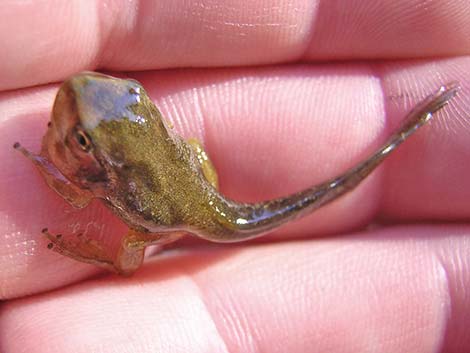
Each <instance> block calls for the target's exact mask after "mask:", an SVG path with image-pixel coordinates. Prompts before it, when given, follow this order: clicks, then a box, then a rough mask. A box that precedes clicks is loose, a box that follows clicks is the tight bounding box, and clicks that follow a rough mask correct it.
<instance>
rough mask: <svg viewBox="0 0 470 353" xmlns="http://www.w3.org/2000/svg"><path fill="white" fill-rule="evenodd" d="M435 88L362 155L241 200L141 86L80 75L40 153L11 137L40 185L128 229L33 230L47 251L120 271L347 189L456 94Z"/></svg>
mask: <svg viewBox="0 0 470 353" xmlns="http://www.w3.org/2000/svg"><path fill="white" fill-rule="evenodd" d="M458 88H459V86H458V84H457V83H451V84H448V85H444V86H442V87H440V88H439V89H438V90H437V91H436V92H435V93H434V94H432V95H430V96H429V97H428V98H426V99H425V100H424V101H422V102H421V103H420V104H418V106H417V107H415V109H413V110H412V111H411V112H410V113H409V115H408V116H407V117H406V119H405V120H404V122H403V123H402V125H401V126H400V127H399V128H398V129H397V131H396V132H395V133H393V134H392V135H391V137H390V138H389V139H388V140H387V141H386V142H385V143H384V144H383V145H382V146H381V147H380V148H379V149H378V150H377V151H375V152H374V153H373V154H372V155H371V156H369V157H368V158H366V159H365V160H364V161H362V162H360V163H358V164H357V165H355V166H353V167H352V168H351V169H349V170H347V171H345V172H344V173H343V174H341V175H338V176H337V177H334V178H332V179H330V180H327V181H325V182H323V183H321V184H319V185H315V186H312V187H309V188H306V189H305V190H302V191H299V192H297V193H294V194H292V195H288V196H285V197H280V198H277V199H273V200H269V201H264V202H259V203H253V204H250V203H241V202H237V201H234V200H231V199H229V198H227V197H225V196H224V195H222V194H221V193H219V191H218V180H217V173H216V171H215V169H214V166H213V164H212V163H211V161H210V159H209V157H208V155H207V153H206V152H205V151H204V149H203V147H202V145H201V144H200V143H199V142H198V141H197V140H195V139H192V140H189V141H185V140H183V139H182V138H181V137H180V136H178V135H177V134H176V133H175V132H174V131H173V130H172V129H171V128H170V127H169V126H168V124H167V123H166V122H165V120H164V119H163V117H162V114H161V113H160V111H159V110H158V109H157V107H156V106H155V104H154V103H153V102H152V100H151V99H150V98H149V96H148V95H147V93H146V92H145V90H144V88H143V87H142V85H141V84H139V83H138V82H137V81H135V80H132V79H120V78H115V77H111V76H107V75H103V74H99V73H93V72H83V73H80V74H77V75H75V76H73V77H71V78H69V79H68V80H66V81H65V82H64V83H63V84H62V85H61V87H60V89H59V91H58V93H57V96H56V98H55V102H54V105H53V109H52V116H51V121H50V122H49V124H48V130H47V132H46V134H45V136H44V138H43V140H42V148H41V152H40V153H39V154H33V153H31V152H29V151H28V150H26V149H25V148H24V147H22V146H21V145H20V144H19V143H15V145H14V148H16V149H17V150H19V151H20V152H21V153H22V154H23V155H24V156H26V157H27V158H28V159H30V160H31V161H32V162H33V163H34V164H35V166H36V167H37V169H38V170H39V172H40V173H41V174H42V176H43V177H44V179H45V181H46V183H47V184H48V185H49V186H50V187H51V188H52V189H53V190H55V191H56V192H57V193H58V194H59V195H61V196H62V197H63V198H64V199H65V200H66V201H67V202H69V203H70V204H72V205H73V206H74V207H76V208H82V207H85V206H86V205H87V204H88V203H89V202H90V201H91V200H92V199H94V198H98V199H101V200H102V201H103V202H104V203H105V204H106V206H108V207H109V208H110V209H111V210H112V211H113V212H114V213H115V214H116V215H117V216H118V217H119V218H121V219H122V220H123V221H124V222H125V223H126V224H127V225H128V227H129V231H128V233H127V234H126V235H125V236H124V237H123V238H122V241H121V243H120V247H119V250H118V251H117V252H116V253H114V254H108V253H107V251H106V250H105V249H103V247H100V246H96V244H92V243H91V242H83V241H81V240H78V239H76V240H73V239H72V240H70V239H66V238H67V237H62V236H59V235H53V234H51V233H50V232H49V231H48V230H47V229H43V231H42V233H43V234H44V235H45V236H46V237H47V238H48V239H49V241H50V243H49V245H48V247H49V248H51V249H53V250H55V251H56V252H58V253H60V254H63V255H66V256H68V257H71V258H73V259H76V260H79V261H83V262H86V263H91V264H96V265H99V266H102V267H105V268H107V269H109V270H111V271H114V272H117V273H119V274H123V275H129V274H132V273H133V272H134V271H135V270H137V269H138V268H139V267H140V266H141V264H142V261H143V258H144V249H145V247H147V246H149V245H155V244H160V245H163V244H167V243H170V242H173V241H175V240H177V239H179V238H181V237H182V236H183V235H185V234H188V233H189V234H193V235H195V236H197V237H200V238H203V239H206V240H209V241H213V242H220V243H232V242H240V241H244V240H247V239H252V238H255V237H258V236H260V235H263V234H266V233H267V232H270V231H272V230H274V229H276V228H278V227H279V226H281V225H283V224H285V223H286V222H289V221H292V220H294V219H297V218H299V217H302V216H304V215H306V214H309V213H311V212H312V211H314V210H316V209H318V208H320V207H322V206H324V205H326V204H328V203H330V202H331V201H333V200H336V199H337V198H338V197H340V196H342V195H344V194H345V193H347V192H349V191H351V190H352V189H354V188H355V187H356V186H357V185H358V184H359V183H360V182H361V181H362V180H364V179H365V178H366V177H367V176H368V175H369V174H370V173H371V172H372V171H373V170H374V169H375V168H376V167H377V166H378V165H379V164H380V163H382V161H383V160H384V159H385V158H386V157H387V156H388V155H390V153H392V151H394V150H395V149H396V148H397V147H398V146H399V145H400V144H401V143H402V142H403V141H405V140H406V139H407V138H408V137H409V136H410V135H411V134H412V133H414V132H415V131H416V130H417V129H419V128H420V127H421V126H422V125H424V124H425V123H426V122H427V121H429V120H430V119H431V118H432V116H433V114H434V113H435V112H436V111H438V110H439V109H440V108H442V107H443V106H445V105H446V104H447V102H448V101H449V100H450V99H451V98H452V97H453V96H455V94H456V93H457V91H458Z"/></svg>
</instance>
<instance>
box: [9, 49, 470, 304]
mask: <svg viewBox="0 0 470 353" xmlns="http://www.w3.org/2000/svg"><path fill="white" fill-rule="evenodd" d="M469 66H470V60H469V59H468V58H461V59H454V60H447V61H438V62H428V63H426V62H423V63H414V62H412V63H407V64H406V63H401V64H395V65H393V64H382V65H378V66H374V67H373V69H372V68H371V67H369V66H367V65H356V66H349V67H347V66H344V67H343V66H339V65H332V66H317V67H314V66H289V67H284V68H265V69H258V70H254V69H253V70H247V69H243V70H228V71H227V70H218V71H214V72H207V71H202V72H200V71H183V72H174V71H169V72H158V73H144V74H140V75H138V76H137V78H139V79H140V80H141V81H142V82H143V83H144V86H145V87H147V88H148V90H149V93H150V94H151V96H152V97H154V98H155V99H156V100H157V103H158V106H159V107H160V108H161V109H162V111H163V112H164V115H165V116H166V117H168V119H170V120H172V122H173V123H174V125H175V130H176V131H177V132H179V133H182V134H183V136H185V137H194V136H195V137H197V138H198V139H199V140H201V141H204V144H205V146H206V149H207V150H208V153H209V155H210V156H211V157H212V159H213V161H214V164H215V166H216V169H217V170H218V171H219V173H220V181H221V187H222V189H221V191H222V193H224V194H225V195H228V196H229V197H231V198H233V199H236V200H239V201H246V202H248V201H260V200H265V199H270V198H274V197H278V196H282V195H287V194H289V193H292V192H296V191H299V190H301V189H302V188H305V187H307V186H310V185H313V184H316V183H320V182H323V181H325V180H327V179H328V178H331V177H334V176H336V175H338V174H340V173H342V172H343V171H345V170H346V169H347V168H349V167H351V166H352V165H354V164H355V163H357V162H359V161H360V160H362V159H363V158H364V157H365V156H366V155H368V154H369V153H370V152H371V151H372V150H374V148H376V146H377V145H379V143H380V142H382V141H383V140H385V138H386V136H387V135H388V134H389V133H390V131H392V130H393V129H394V127H396V126H398V125H399V123H400V121H401V120H402V119H403V117H404V116H405V114H406V113H407V111H408V110H410V109H411V108H412V107H413V105H414V104H416V103H417V102H418V101H419V100H420V99H422V97H424V96H426V95H427V94H429V93H430V92H432V91H434V90H435V89H436V88H437V87H438V86H439V85H440V84H442V82H447V81H452V80H455V79H456V78H458V79H459V80H460V81H461V85H462V90H461V92H460V93H459V96H458V97H457V98H456V99H455V101H453V102H451V104H450V106H448V107H446V108H445V110H444V111H443V112H441V113H440V115H439V116H438V117H437V119H436V121H435V122H433V123H432V124H431V125H430V126H426V127H424V128H423V129H421V130H420V131H419V132H418V133H417V134H416V135H415V136H413V137H412V138H411V139H410V141H407V142H406V143H405V144H404V145H403V146H402V147H400V149H399V151H397V153H396V154H395V155H394V156H393V157H392V159H390V160H389V161H387V162H386V163H385V167H384V168H380V169H379V170H378V171H377V172H375V173H374V174H373V175H371V176H370V177H369V178H368V180H367V181H365V182H364V183H363V184H362V185H361V186H360V187H358V188H357V189H355V190H354V191H353V192H351V193H350V194H349V195H346V196H345V197H343V198H341V199H340V200H338V201H337V202H335V203H333V204H331V205H329V206H327V207H325V208H323V209H321V210H319V211H318V212H315V213H314V214H312V215H310V216H308V217H305V218H304V219H303V220H301V221H298V222H296V223H293V224H290V225H289V226H288V227H284V228H282V229H281V230H280V231H278V232H277V233H276V235H275V236H277V237H278V238H279V239H287V238H299V237H311V236H313V235H326V234H340V233H344V232H347V231H351V230H353V229H357V228H359V227H363V226H365V225H367V224H370V223H373V222H376V221H377V220H378V219H380V217H386V218H387V219H388V220H389V221H394V220H402V219H403V217H405V216H406V217H407V218H408V219H410V220H412V221H420V220H432V221H436V220H439V219H440V220H443V221H465V220H468V218H469V212H470V211H469V209H468V199H469V198H470V188H469V187H468V186H467V182H466V179H465V176H466V175H468V174H469V172H470V171H469V170H468V168H470V167H469V166H468V163H466V162H467V159H468V154H469V152H470V151H469V148H470V145H469V144H468V143H466V141H468V140H469V134H470V131H469V129H468V121H467V120H466V119H467V117H466V116H467V115H466V112H467V111H469V105H470V98H469V95H468V93H467V92H468V88H467V87H468V82H470V77H469V73H470V70H469ZM433 71H435V72H436V74H434V75H433V74H430V72H433ZM377 73H380V75H382V77H381V78H379V77H378V76H377V75H378V74H377ZM54 92H55V91H54V89H52V88H51V89H45V90H41V89H35V90H31V91H30V94H25V93H21V94H14V93H10V94H8V95H4V96H3V99H2V102H1V103H0V104H1V107H3V108H0V110H3V111H4V112H5V114H6V115H5V116H8V117H9V119H8V120H4V121H3V122H2V124H1V128H0V160H2V161H3V166H4V168H3V169H1V170H0V180H1V183H0V195H2V198H0V211H1V212H0V215H4V216H3V219H2V220H1V223H0V227H1V228H0V234H4V235H3V239H2V240H1V241H2V244H4V245H3V246H2V247H0V249H1V250H0V251H2V252H3V253H4V254H3V256H0V260H1V261H3V263H1V264H0V269H1V270H0V274H1V275H2V277H1V278H2V280H1V281H0V283H2V285H1V286H0V288H1V289H2V291H3V293H2V294H3V295H4V296H6V297H8V296H14V295H22V294H24V293H29V292H31V291H33V292H35V291H38V290H39V291H40V290H44V289H47V288H53V287H55V286H61V285H64V284H65V283H70V282H73V281H76V280H77V278H79V277H81V278H83V277H84V276H87V275H89V274H90V271H92V270H89V267H87V265H83V264H78V263H75V262H73V261H70V260H68V259H65V258H63V257H58V256H57V255H56V254H52V253H49V252H47V249H46V244H47V243H45V241H44V240H43V239H42V238H41V235H40V231H41V229H42V228H45V227H47V228H49V230H51V232H53V233H55V234H57V233H61V234H65V235H67V234H68V235H74V234H75V235H76V234H78V233H80V232H81V233H85V234H87V235H88V234H89V235H90V236H98V237H99V238H100V240H101V241H103V242H104V243H105V244H107V245H106V246H110V247H112V246H113V245H114V243H115V242H116V241H118V240H119V236H120V235H122V234H124V232H125V228H124V226H123V225H122V223H121V222H119V221H118V220H117V218H116V217H113V216H112V215H110V213H109V211H106V210H105V208H104V207H103V206H102V205H100V204H99V202H95V203H94V204H92V205H91V206H89V207H87V208H86V209H85V210H84V211H80V212H78V211H73V209H72V208H71V207H69V206H66V204H65V202H64V201H63V200H62V199H61V198H60V197H59V196H57V195H56V194H55V193H54V192H53V191H52V190H51V189H49V188H48V187H47V186H46V185H45V183H44V182H43V180H42V178H41V177H40V176H39V175H38V173H37V172H36V170H34V167H33V166H32V165H31V163H29V161H27V160H26V159H25V158H24V157H23V156H21V155H20V154H18V153H17V152H16V151H14V150H13V149H12V148H11V146H12V145H13V143H14V142H16V141H20V142H22V143H23V145H25V146H26V147H27V148H30V149H31V150H33V151H37V150H38V148H39V143H40V137H41V136H42V134H43V132H44V131H45V130H46V123H47V119H48V118H47V116H48V111H49V110H50V107H51V105H52V99H53V94H54ZM147 152H148V151H142V153H143V154H145V153H147ZM400 182H403V183H402V184H400ZM32 195H33V196H34V199H33V202H32V201H31V197H32ZM275 236H273V235H271V238H270V239H273V238H274V237H275ZM57 266H63V267H61V271H57ZM36 271H39V273H41V274H42V275H41V276H38V274H37V273H36ZM44 274H48V275H47V276H44ZM38 278H41V280H40V281H38V280H37V279H38Z"/></svg>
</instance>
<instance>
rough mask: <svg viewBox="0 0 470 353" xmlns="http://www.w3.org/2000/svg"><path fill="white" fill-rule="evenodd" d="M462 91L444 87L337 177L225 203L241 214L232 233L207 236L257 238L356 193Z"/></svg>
mask: <svg viewBox="0 0 470 353" xmlns="http://www.w3.org/2000/svg"><path fill="white" fill-rule="evenodd" d="M458 90H459V85H458V83H456V82H453V83H449V84H447V85H443V86H441V87H440V88H439V90H437V91H436V92H435V93H434V94H432V95H430V96H428V97H427V98H425V99H424V100H423V101H422V102H420V103H419V104H418V105H417V106H416V107H415V108H414V109H413V110H412V111H411V112H410V113H409V114H408V115H407V117H406V118H405V119H404V121H403V123H402V124H401V125H400V127H399V128H398V129H397V130H396V131H395V132H394V133H393V134H392V135H391V137H390V138H389V139H388V140H387V141H386V142H385V143H384V144H383V145H382V146H381V147H380V148H379V149H377V150H376V151H375V152H374V153H373V154H372V155H371V156H369V157H368V158H367V159H365V160H363V161H362V162H360V163H359V164H357V165H356V166H354V167H352V168H351V169H349V170H348V171H346V172H345V173H343V174H341V175H339V176H337V177H335V178H332V179H330V180H328V181H326V182H324V183H321V184H319V185H315V186H313V187H311V188H308V189H306V190H303V191H300V192H298V193H295V194H292V195H289V196H286V197H281V198H278V199H274V200H270V201H266V202H261V203H256V204H239V203H236V202H233V201H228V200H225V202H226V204H225V206H226V207H227V208H226V210H227V212H226V213H227V214H232V215H237V218H233V219H230V220H227V226H229V227H228V228H230V229H231V231H229V232H227V233H225V232H221V233H219V234H214V235H213V236H211V235H209V236H204V235H203V237H204V238H207V239H209V240H212V241H216V242H237V241H242V240H246V239H250V238H255V237H257V236H259V235H262V234H264V233H266V232H268V231H270V230H273V229H275V228H277V227H279V226H281V225H282V224H284V223H286V222H287V221H290V220H293V219H296V218H299V217H302V216H304V215H306V214H308V213H311V212H312V211H314V210H316V209H318V208H320V207H321V206H323V205H325V204H327V203H329V202H331V201H334V200H336V199H337V198H338V197H340V196H342V195H344V194H346V193H347V192H349V191H351V190H353V189H354V188H355V187H356V186H357V185H358V184H359V183H361V181H362V180H364V179H365V178H366V177H367V176H368V175H369V174H370V173H371V172H372V171H373V170H374V169H375V168H376V167H377V166H379V165H380V163H382V161H383V160H384V159H385V158H387V156H389V155H390V154H391V153H392V152H393V151H395V150H396V149H397V147H398V146H399V145H400V144H401V143H403V142H404V141H405V140H406V139H407V138H408V137H409V136H411V135H412V134H413V133H414V132H415V131H417V130H418V129H419V128H420V127H421V126H423V125H424V124H426V123H427V122H428V121H429V120H431V118H432V117H433V114H434V113H435V112H437V111H438V110H440V109H441V108H442V107H444V106H445V105H446V104H447V103H448V102H449V101H450V100H451V99H452V98H453V97H454V96H455V95H456V94H457V91H458ZM224 208H225V207H224ZM226 230H228V229H226Z"/></svg>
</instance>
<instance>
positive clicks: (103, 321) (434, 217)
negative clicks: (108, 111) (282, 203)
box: [0, 0, 470, 353]
mask: <svg viewBox="0 0 470 353" xmlns="http://www.w3.org/2000/svg"><path fill="white" fill-rule="evenodd" d="M96 3H97V5H96V6H95V7H92V6H90V2H87V4H86V5H87V6H85V5H84V2H78V1H77V2H71V1H70V2H53V1H41V2H39V1H36V2H34V3H33V4H20V3H16V2H11V1H4V2H3V3H2V4H1V5H0V14H1V18H2V21H1V22H0V29H1V30H0V36H2V40H1V41H0V42H1V43H2V44H3V47H2V50H1V51H0V89H2V90H3V92H2V93H0V136H1V139H0V160H2V161H3V168H2V170H1V171H0V268H1V269H2V270H1V271H0V295H1V296H2V298H3V299H5V301H4V302H3V303H2V305H1V307H0V351H1V352H5V353H9V352H18V351H27V352H42V351H45V352H46V351H47V352H51V351H57V352H89V351H100V350H101V351H115V352H120V351H132V352H147V351H148V352H154V351H159V352H165V351H168V352H178V351H182V352H187V351H191V352H200V351H201V352H202V351H209V352H216V351H226V350H230V351H242V352H250V351H266V352H275V351H279V352H315V351H318V352H325V351H329V352H348V351H351V352H361V351H380V352H387V351H390V352H396V351H404V352H410V351H412V352H428V351H429V352H430V351H433V352H435V351H443V352H463V351H466V350H470V338H469V337H470V334H469V329H468V324H467V323H468V322H469V320H470V296H469V295H468V291H469V289H468V288H470V262H469V261H468V259H469V258H470V226H469V225H468V224H467V223H465V222H468V219H469V213H470V211H469V208H468V200H469V196H470V187H468V186H467V183H466V178H465V176H466V175H468V173H469V167H468V163H466V161H467V160H468V158H467V156H468V154H469V153H470V147H469V144H468V143H467V141H469V138H470V131H469V126H470V123H469V122H468V119H469V117H468V111H470V109H469V108H470V98H469V97H470V95H469V93H468V92H469V91H468V82H469V81H470V70H469V69H470V59H469V58H468V57H457V56H458V55H468V53H469V50H468V48H469V44H470V43H469V41H470V40H469V38H470V36H469V32H470V21H469V19H468V16H470V12H469V7H468V6H469V5H467V4H466V2H460V3H459V2H451V1H441V2H439V3H427V2H422V1H405V0H400V1H395V2H385V1H382V2H381V3H378V2H372V1H366V0H363V1H356V2H349V3H346V4H337V7H336V8H335V5H334V3H333V2H331V1H329V2H326V1H325V2H319V3H315V2H312V1H301V0H297V1H290V2H289V4H290V5H289V4H288V2H287V1H281V0H278V1H277V2H272V3H271V4H266V3H265V2H250V3H245V4H243V6H242V4H238V3H229V2H225V1H215V0H214V1H206V2H193V3H188V2H178V4H177V3H175V2H170V1H164V2H155V3H154V4H152V5H150V2H143V1H142V2H140V3H139V4H140V6H135V4H134V3H124V2H122V3H121V2H115V3H108V2H107V3H101V2H96ZM420 4H421V5H420ZM53 5H55V8H54V7H53ZM125 6H129V8H124V7H125ZM78 14H80V15H78ZM438 56H439V57H445V58H441V59H435V57H438ZM417 57H421V58H422V60H419V61H418V60H410V58H417ZM338 59H341V60H342V61H336V62H334V63H329V64H327V63H325V61H333V60H338ZM386 59H392V60H387V61H386ZM301 60H302V61H304V63H302V64H301V63H299V62H300V61H301ZM358 60H362V61H361V62H358ZM320 61H321V63H320ZM261 64H271V65H270V66H265V67H261V66H254V67H253V65H261ZM234 65H240V66H242V67H237V68H235V67H233V66H234ZM180 67H197V68H195V69H188V70H171V68H180ZM215 67H218V68H215ZM96 68H100V69H106V70H114V71H117V72H120V73H121V74H124V75H125V74H126V71H135V70H149V71H145V72H132V73H127V74H128V75H130V76H131V77H135V78H136V79H138V80H139V81H141V82H142V83H143V85H144V87H146V89H147V90H148V92H149V94H150V95H151V96H152V97H153V98H154V99H155V101H156V103H157V105H158V106H159V108H161V110H162V112H163V114H164V116H166V117H167V118H168V119H169V120H171V121H172V122H173V123H174V125H175V129H176V130H177V131H179V132H181V134H182V135H183V136H186V137H190V136H196V137H198V138H199V139H200V140H202V141H204V143H205V145H206V148H207V150H208V152H209V153H210V155H211V158H212V159H213V161H214V163H215V165H216V167H217V169H218V171H219V174H220V180H221V184H222V185H221V186H222V192H224V193H226V194H227V195H229V196H231V197H233V198H236V199H238V200H243V201H255V200H264V199H268V198H272V197H275V196H280V195H285V194H288V193H290V192H293V191H296V190H300V189H302V188H304V187H306V186H309V185H312V184H314V183H317V182H320V181H323V180H325V179H327V178H328V177H331V176H333V175H336V174H338V173H339V172H342V171H344V170H345V169H346V168H347V167H349V166H351V165H353V164H354V163H355V162H357V161H359V160H360V159H361V158H362V157H364V156H366V155H367V153H368V152H370V151H371V150H372V149H373V147H375V146H377V145H378V144H379V143H380V142H381V141H383V140H384V138H385V137H386V136H387V135H388V134H389V132H390V131H391V130H393V127H396V126H397V125H398V123H399V121H400V120H401V119H403V118H404V116H405V114H406V112H407V111H408V110H409V109H411V108H412V106H413V104H415V103H417V102H418V101H419V100H420V98H422V97H424V96H425V95H427V94H429V93H431V92H432V91H434V90H435V89H436V88H437V87H438V86H439V85H441V84H443V83H446V82H449V81H452V80H459V81H460V82H461V86H462V90H461V92H460V94H459V96H458V97H457V98H456V99H455V100H454V101H452V103H451V105H450V106H448V107H446V108H445V109H444V111H441V112H440V113H439V116H438V117H437V119H436V120H435V121H433V122H432V124H431V125H430V126H427V127H424V128H423V129H422V130H420V131H419V132H418V133H417V134H416V135H415V136H413V137H412V138H411V139H410V141H407V143H406V144H404V145H403V146H402V147H401V148H400V150H399V151H398V152H397V153H396V154H395V155H394V156H392V158H391V159H389V160H388V161H386V162H385V165H384V167H382V168H381V169H380V170H378V171H377V172H375V173H374V174H373V175H372V176H371V177H369V178H368V180H367V181H366V182H365V183H364V184H363V185H362V186H361V187H359V188H358V189H356V190H355V191H353V192H352V193H351V194H349V195H347V196H346V197H344V198H342V199H341V200H339V201H337V202H335V203H334V204H332V205H329V206H328V207H326V208H324V209H322V210H320V211H318V212H316V213H315V214H313V215H312V216H309V217H307V218H305V219H303V220H301V221H299V222H296V223H295V224H291V225H289V226H287V227H284V228H283V229H282V230H280V231H279V232H277V233H275V234H272V235H270V236H268V237H266V238H265V239H264V240H265V241H264V242H262V243H260V242H257V243H256V244H255V243H253V242H251V243H246V244H240V245H237V246H228V245H226V246H213V245H212V244H208V243H204V244H202V245H201V244H200V243H197V244H187V245H186V246H185V247H184V248H183V250H181V251H179V252H175V253H170V254H169V255H167V256H165V255H163V256H159V257H155V258H153V259H151V260H150V261H148V263H147V264H146V265H145V266H144V267H143V268H142V269H141V271H139V272H138V273H136V275H134V276H133V277H132V278H128V279H123V278H118V277H116V276H112V275H111V276H105V277H101V278H93V279H90V278H91V276H92V275H94V274H96V273H98V271H99V269H96V268H94V267H90V266H88V265H84V264H81V263H78V262H74V261H72V260H69V259H67V258H65V257H61V256H58V255H57V254H55V253H53V252H51V251H49V250H48V249H47V248H46V245H47V241H46V240H45V239H43V238H42V237H41V234H40V230H41V229H42V228H43V227H44V226H48V225H54V227H56V228H58V229H60V228H61V227H62V228H63V229H64V232H65V231H66V230H69V229H71V226H72V228H73V227H74V226H81V227H88V228H90V229H91V231H93V232H96V233H99V234H98V235H99V236H101V237H104V238H105V239H106V240H107V241H109V242H110V243H112V242H113V241H114V240H117V239H118V238H119V236H120V235H122V234H123V233H124V232H125V227H124V226H123V225H122V224H121V223H120V222H119V221H118V220H117V219H116V217H114V216H113V215H111V214H110V213H109V212H108V211H107V210H106V209H105V208H104V207H103V206H102V205H100V204H99V203H98V202H95V203H93V204H92V205H91V206H90V207H88V208H86V209H85V210H84V211H80V212H75V211H73V210H72V209H71V208H70V207H69V206H67V205H66V204H65V202H64V201H63V200H62V199H61V198H60V197H58V196H57V195H55V194H54V192H53V191H52V190H50V189H49V188H48V187H47V186H46V185H45V184H44V182H43V180H42V178H41V177H40V176H39V175H38V174H37V173H36V171H35V170H34V168H33V166H32V165H30V163H28V161H27V160H25V159H24V158H22V156H20V155H19V154H18V153H15V151H14V150H13V149H12V148H11V146H12V144H13V143H14V142H15V141H18V140H20V141H22V142H23V141H24V144H25V145H27V146H28V147H30V148H31V149H33V150H38V147H39V144H40V140H41V138H42V135H43V132H44V131H45V129H46V123H47V121H48V119H49V112H50V109H51V106H52V100H53V98H54V94H55V92H56V89H57V85H56V84H52V85H46V83H48V82H59V81H61V80H63V79H64V78H65V77H67V76H69V75H71V74H73V73H76V72H78V71H81V70H85V69H88V70H94V69H96ZM156 69H168V70H163V71H156ZM35 85H39V86H36V87H30V86H35ZM12 89H14V90H12ZM378 221H380V222H382V221H385V222H386V226H383V227H375V228H370V229H366V226H367V225H369V224H374V223H377V222H378ZM404 222H409V223H414V224H413V225H410V224H409V223H408V224H404ZM449 222H453V223H449ZM326 236H328V237H326ZM289 240H296V241H295V242H292V241H291V242H289ZM111 245H112V244H111ZM196 245H197V247H196ZM67 284H73V285H70V286H68V287H66V288H64V286H65V285H67ZM46 291H48V292H47V293H45V292H46ZM26 295H30V296H28V297H25V296H26ZM21 297H25V298H21ZM13 298H20V299H15V300H10V299H13Z"/></svg>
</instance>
